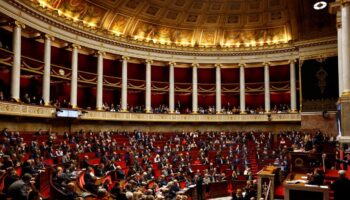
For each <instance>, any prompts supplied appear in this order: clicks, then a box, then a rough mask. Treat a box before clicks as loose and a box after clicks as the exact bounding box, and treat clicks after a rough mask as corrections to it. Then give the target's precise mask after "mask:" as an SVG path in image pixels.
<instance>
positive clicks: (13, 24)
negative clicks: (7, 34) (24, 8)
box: [10, 21, 26, 28]
mask: <svg viewBox="0 0 350 200" xmlns="http://www.w3.org/2000/svg"><path fill="white" fill-rule="evenodd" d="M10 24H11V25H12V26H13V27H17V28H26V25H25V24H23V23H22V22H19V21H13V22H12V23H10Z"/></svg>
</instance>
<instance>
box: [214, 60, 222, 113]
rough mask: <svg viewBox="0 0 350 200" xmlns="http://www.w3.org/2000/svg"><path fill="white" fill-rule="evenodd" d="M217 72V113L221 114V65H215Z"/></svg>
mask: <svg viewBox="0 0 350 200" xmlns="http://www.w3.org/2000/svg"><path fill="white" fill-rule="evenodd" d="M215 70H216V84H215V86H216V113H217V114H219V113H221V65H220V64H215Z"/></svg>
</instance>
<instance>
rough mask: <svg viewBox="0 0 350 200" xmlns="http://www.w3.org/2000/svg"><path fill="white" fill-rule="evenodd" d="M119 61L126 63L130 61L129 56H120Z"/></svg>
mask: <svg viewBox="0 0 350 200" xmlns="http://www.w3.org/2000/svg"><path fill="white" fill-rule="evenodd" d="M121 60H122V61H123V60H126V61H128V60H130V57H129V56H122V57H121Z"/></svg>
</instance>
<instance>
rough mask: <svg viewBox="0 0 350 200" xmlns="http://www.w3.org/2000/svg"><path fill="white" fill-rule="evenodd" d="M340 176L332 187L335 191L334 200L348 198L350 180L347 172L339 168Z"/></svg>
mask: <svg viewBox="0 0 350 200" xmlns="http://www.w3.org/2000/svg"><path fill="white" fill-rule="evenodd" d="M338 174H339V178H338V180H336V181H334V182H333V183H332V184H331V189H332V190H333V191H334V200H344V199H348V198H349V197H347V196H348V195H349V190H350V180H349V179H348V178H346V172H345V171H344V170H339V172H338Z"/></svg>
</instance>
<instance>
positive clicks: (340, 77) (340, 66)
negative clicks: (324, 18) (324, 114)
mask: <svg viewBox="0 0 350 200" xmlns="http://www.w3.org/2000/svg"><path fill="white" fill-rule="evenodd" d="M337 35H338V81H339V82H338V85H339V97H341V95H342V93H343V56H342V54H343V52H342V42H343V41H342V28H341V12H340V11H338V12H337Z"/></svg>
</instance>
